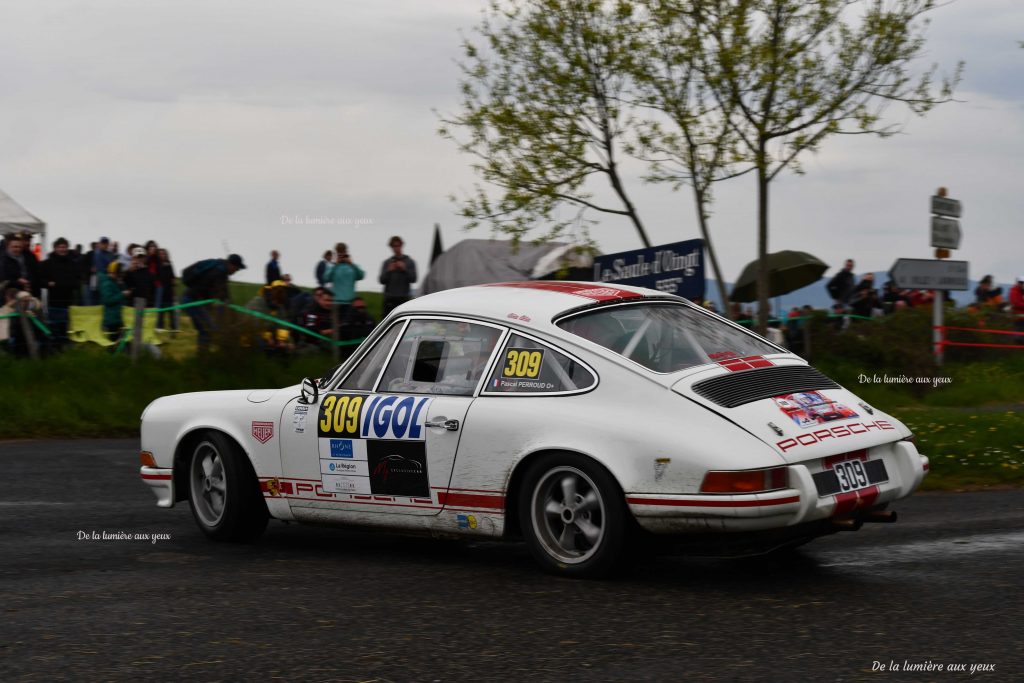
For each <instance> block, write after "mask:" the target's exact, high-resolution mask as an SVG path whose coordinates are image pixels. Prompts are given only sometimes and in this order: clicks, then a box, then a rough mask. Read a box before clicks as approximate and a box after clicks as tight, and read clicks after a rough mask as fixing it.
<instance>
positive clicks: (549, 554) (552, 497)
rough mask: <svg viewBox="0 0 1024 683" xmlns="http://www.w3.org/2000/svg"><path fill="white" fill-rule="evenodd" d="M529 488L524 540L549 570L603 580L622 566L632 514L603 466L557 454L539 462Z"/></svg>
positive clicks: (524, 510) (527, 482) (529, 474)
mask: <svg viewBox="0 0 1024 683" xmlns="http://www.w3.org/2000/svg"><path fill="white" fill-rule="evenodd" d="M523 484H524V486H523V489H522V496H521V499H520V508H519V515H520V516H519V519H520V520H521V523H522V527H523V536H524V537H525V539H526V543H527V545H528V547H529V548H530V551H531V553H532V554H533V556H534V558H536V559H537V561H538V562H540V564H541V565H542V566H544V568H545V569H547V570H549V571H551V572H554V573H556V574H562V575H569V576H578V577H588V578H598V577H602V576H608V575H609V574H612V573H614V572H615V571H616V570H618V569H620V568H621V567H622V565H623V561H624V551H625V547H626V543H627V540H628V531H629V525H628V524H627V513H626V510H625V503H624V500H623V497H622V493H621V491H620V489H619V486H618V484H617V483H616V482H615V480H614V479H613V478H612V476H611V475H610V474H609V473H608V472H607V471H606V470H605V469H604V468H603V467H601V466H600V465H598V464H597V463H595V462H593V461H592V460H590V459H589V458H586V457H584V456H581V455H578V454H575V453H560V454H551V455H547V456H544V457H542V458H541V459H540V460H538V461H537V462H536V463H534V464H533V466H532V467H531V468H530V470H529V471H528V472H527V474H526V478H525V480H524V482H523Z"/></svg>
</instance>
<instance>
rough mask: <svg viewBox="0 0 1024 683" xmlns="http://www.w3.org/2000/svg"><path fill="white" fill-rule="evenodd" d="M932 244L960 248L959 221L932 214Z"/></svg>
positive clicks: (944, 247) (947, 247) (942, 247)
mask: <svg viewBox="0 0 1024 683" xmlns="http://www.w3.org/2000/svg"><path fill="white" fill-rule="evenodd" d="M932 246H933V247H939V248H940V249H959V248H960V221H958V220H957V219H955V218H945V217H943V216H932Z"/></svg>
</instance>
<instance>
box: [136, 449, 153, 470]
mask: <svg viewBox="0 0 1024 683" xmlns="http://www.w3.org/2000/svg"><path fill="white" fill-rule="evenodd" d="M139 461H140V462H141V463H142V466H143V467H156V458H154V457H153V454H152V453H150V452H149V451H142V452H141V453H139Z"/></svg>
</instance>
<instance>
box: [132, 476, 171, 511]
mask: <svg viewBox="0 0 1024 683" xmlns="http://www.w3.org/2000/svg"><path fill="white" fill-rule="evenodd" d="M139 476H140V477H142V481H144V482H146V484H147V485H148V486H149V488H150V490H151V491H153V494H154V495H155V496H156V504H157V507H162V508H169V507H174V470H172V469H162V468H157V467H141V468H139Z"/></svg>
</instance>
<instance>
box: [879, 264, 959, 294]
mask: <svg viewBox="0 0 1024 683" xmlns="http://www.w3.org/2000/svg"><path fill="white" fill-rule="evenodd" d="M889 276H890V277H891V278H892V280H893V282H895V283H896V286H897V287H900V288H901V289H941V290H957V291H963V290H965V289H969V286H968V284H967V261H947V260H945V259H934V260H933V259H919V258H901V259H896V263H894V264H892V268H891V269H889Z"/></svg>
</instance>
